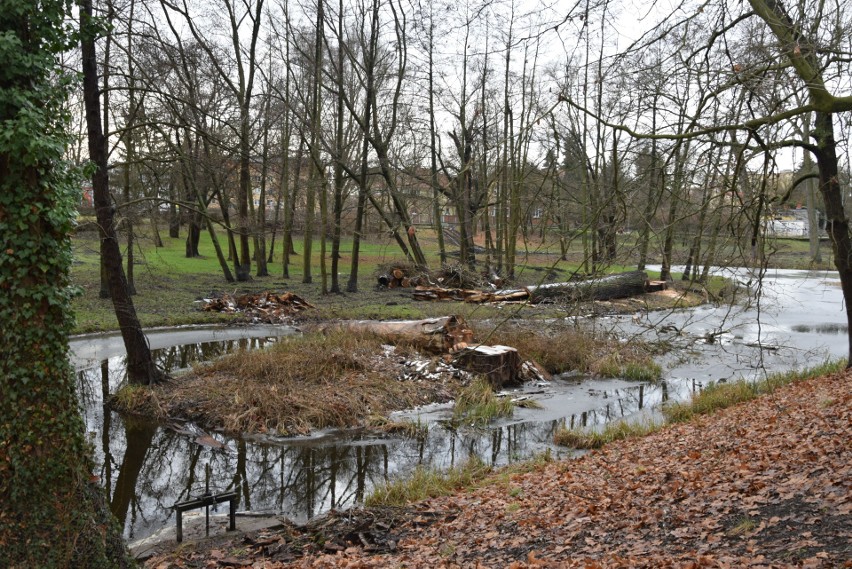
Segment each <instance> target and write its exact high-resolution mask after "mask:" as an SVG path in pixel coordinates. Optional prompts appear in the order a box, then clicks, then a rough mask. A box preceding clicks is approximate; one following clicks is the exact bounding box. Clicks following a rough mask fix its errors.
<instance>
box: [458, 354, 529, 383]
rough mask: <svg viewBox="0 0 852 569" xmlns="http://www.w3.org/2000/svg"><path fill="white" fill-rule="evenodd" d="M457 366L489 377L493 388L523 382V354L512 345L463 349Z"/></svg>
mask: <svg viewBox="0 0 852 569" xmlns="http://www.w3.org/2000/svg"><path fill="white" fill-rule="evenodd" d="M455 364H456V366H457V367H460V368H462V369H465V370H467V371H469V372H471V373H476V374H480V375H484V376H485V377H486V378H488V382H489V383H490V384H491V388H492V389H502V388H503V387H505V386H507V385H517V384H519V383H521V381H522V380H521V377H520V371H521V356H520V354H518V350H516V349H515V348H512V347H510V346H476V347H468V348H465V349H463V350H461V351H460V352H459V353H458V355H457V356H456V360H455Z"/></svg>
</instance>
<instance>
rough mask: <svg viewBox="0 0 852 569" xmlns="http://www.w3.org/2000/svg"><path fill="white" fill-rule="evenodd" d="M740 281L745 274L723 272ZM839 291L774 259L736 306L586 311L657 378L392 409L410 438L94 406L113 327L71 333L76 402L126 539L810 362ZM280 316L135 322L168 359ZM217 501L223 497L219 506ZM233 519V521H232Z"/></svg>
mask: <svg viewBox="0 0 852 569" xmlns="http://www.w3.org/2000/svg"><path fill="white" fill-rule="evenodd" d="M732 274H733V276H734V277H735V278H738V279H740V280H743V281H744V282H746V281H747V280H748V278H749V274H748V273H747V272H744V271H740V272H735V273H732ZM841 300H842V299H841V294H840V289H839V286H838V284H837V279H836V276H834V275H832V274H831V273H813V272H803V271H774V272H773V273H772V274H769V275H766V278H765V279H764V283H763V286H762V287H761V288H760V289H759V290H757V291H756V292H755V293H754V294H752V295H751V297H750V301H751V302H749V303H747V304H746V305H744V306H740V307H733V308H732V307H729V306H712V305H707V306H703V307H699V308H696V309H691V310H685V311H668V312H655V313H651V314H649V315H648V316H647V317H646V316H644V315H634V316H619V317H610V318H599V319H595V320H594V321H589V322H587V323H586V324H587V325H589V326H594V327H599V328H605V329H607V330H609V331H612V332H614V333H617V334H619V335H620V336H621V337H623V338H625V340H626V339H628V338H629V337H630V336H632V335H641V336H642V337H643V338H646V339H650V340H656V339H658V338H659V339H663V340H665V341H667V342H670V343H671V344H672V345H673V346H675V350H673V351H672V352H671V353H670V354H669V355H667V356H665V358H664V359H663V361H662V362H661V363H662V364H663V365H664V368H665V371H664V376H665V377H664V380H663V381H661V382H658V383H655V384H642V383H637V382H630V381H625V380H621V379H600V378H590V377H585V376H579V375H573V376H571V375H568V376H563V377H560V378H555V379H554V381H552V382H547V383H539V384H534V385H532V384H531V385H527V386H525V387H524V388H523V389H522V390H521V391H522V392H523V393H525V394H526V395H527V396H530V397H533V398H535V399H536V400H537V401H538V402H539V403H541V405H542V407H543V408H542V409H520V408H519V409H517V410H516V412H515V415H514V417H512V418H511V419H507V420H502V421H499V422H497V423H494V424H493V425H491V426H489V427H488V428H485V429H483V428H480V429H473V428H452V427H448V426H445V425H446V423H445V422H444V421H443V419H445V418H446V417H447V415H448V414H449V412H450V407H449V406H447V405H443V406H441V405H435V406H427V407H424V408H422V409H415V410H410V411H407V412H405V413H400V414H399V415H400V416H402V417H406V418H409V419H412V420H415V421H420V422H421V423H424V424H426V425H427V426H428V429H427V434H426V435H424V436H422V437H420V438H417V439H401V438H396V437H390V436H388V437H384V436H377V435H375V434H370V433H367V432H364V431H346V432H334V431H323V432H317V433H315V434H313V435H312V436H310V437H299V438H289V439H284V438H279V437H226V436H223V435H220V434H213V433H204V432H201V431H199V430H198V429H196V428H194V427H193V426H191V425H155V424H149V423H145V422H143V421H138V420H127V421H125V420H123V419H122V418H121V417H120V416H119V415H117V414H115V413H111V412H106V413H105V412H104V408H103V398H104V395H105V394H107V393H111V392H114V391H115V389H116V388H117V386H118V385H119V384H120V383H121V382H122V381H124V358H123V346H122V344H121V339H120V336H118V335H111V336H83V337H77V338H74V339H72V342H71V348H72V354H73V355H72V361H73V364H74V366H75V369H76V370H77V374H78V380H79V381H78V384H79V391H80V396H81V402H82V409H83V413H84V417H85V421H86V425H87V429H88V431H89V437H90V440H91V443H92V446H93V448H94V449H95V454H96V462H97V465H98V466H97V471H96V474H97V475H98V476H100V477H101V480H102V482H103V484H104V486H105V487H106V489H107V492H108V495H109V499H110V503H111V507H112V510H113V512H114V513H115V514H116V516H117V517H118V519H119V520H120V521H121V522H122V523H123V525H124V533H125V536H126V537H127V538H128V539H129V540H130V541H133V540H137V539H139V538H143V537H146V536H148V535H151V534H152V533H154V532H157V531H158V530H160V529H161V528H163V527H166V526H170V525H174V514H173V512H172V510H171V506H172V505H173V504H174V503H175V502H178V501H181V500H185V499H188V498H190V497H197V496H199V495H200V494H202V493H203V492H204V489H205V485H206V484H208V481H207V480H206V475H205V472H206V466H207V465H209V467H210V473H211V474H210V480H209V485H210V488H211V491H212V492H214V493H216V492H223V491H231V490H233V491H237V492H238V493H239V510H240V511H241V512H243V511H252V512H266V513H274V514H282V515H284V516H286V517H288V518H290V519H292V520H294V521H305V520H307V519H309V518H311V517H313V516H316V515H319V514H322V513H324V512H326V511H328V510H330V509H332V508H338V509H339V508H345V507H348V506H351V505H353V504H356V503H358V502H360V501H362V500H363V498H364V497H365V496H366V495H368V494H369V493H370V491H371V489H372V488H373V487H374V486H376V485H378V484H382V483H384V482H385V481H386V480H389V479H393V478H395V477H399V476H404V475H406V474H408V473H410V472H412V471H413V470H414V469H415V468H417V467H418V466H426V467H432V468H448V467H450V466H453V465H455V464H459V463H461V462H464V461H466V460H467V459H468V457H470V456H471V455H476V456H478V457H479V458H480V459H481V460H483V461H485V462H487V463H489V464H493V465H503V464H507V463H511V462H514V461H518V460H524V459H527V458H530V457H531V456H533V455H535V454H536V453H540V452H543V451H545V450H547V449H550V450H551V452H553V453H555V454H557V455H569V454H571V451H570V450H568V449H564V448H557V447H554V446H553V444H552V438H553V434H554V433H555V432H556V430H557V429H558V428H559V427H560V426H561V425H563V424H564V425H568V426H591V425H603V424H605V423H607V422H609V421H613V420H618V419H622V418H628V419H632V418H636V417H641V416H644V415H646V414H653V413H654V410H655V408H656V407H658V405H659V404H660V403H661V402H663V401H666V400H669V399H674V400H683V399H687V398H689V396H690V395H691V394H692V393H693V392H695V391H696V390H698V389H701V388H702V387H703V386H704V385H706V384H707V383H708V382H711V381H716V380H720V379H722V380H725V379H728V378H736V377H741V376H744V377H753V376H757V375H760V374H763V373H766V372H767V371H776V370H782V369H789V368H791V367H803V366H806V365H815V364H819V363H822V362H823V361H824V360H825V359H826V358H828V357H835V358H836V357H842V356H845V355H846V349H847V346H848V344H847V339H846V327H845V326H846V323H845V313H844V312H843V309H842V302H841ZM296 332H297V331H296V330H295V329H294V328H291V327H287V326H263V327H250V328H180V329H175V330H159V331H149V332H148V338H149V341H150V343H151V347H152V349H154V351H155V354H156V357H157V359H158V361H159V363H160V364H161V365H162V366H163V367H164V368H166V369H168V370H170V371H176V370H179V369H183V368H186V367H188V366H190V365H191V364H192V363H193V362H195V361H204V360H210V359H212V358H215V357H218V356H220V355H221V354H223V353H226V352H229V351H233V350H236V349H258V348H262V347H263V346H266V345H268V344H269V343H271V342H277V341H286V336H288V335H291V334H294V333H296ZM226 508H227V506H224V507H223V511H224V510H225V509H226ZM238 526H239V522H238Z"/></svg>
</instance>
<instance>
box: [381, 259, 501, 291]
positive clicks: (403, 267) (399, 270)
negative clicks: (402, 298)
mask: <svg viewBox="0 0 852 569" xmlns="http://www.w3.org/2000/svg"><path fill="white" fill-rule="evenodd" d="M376 281H377V284H378V286H379V287H380V288H412V287H441V288H459V289H473V288H489V287H490V288H495V287H498V286H503V281H502V279H500V277H498V276H497V275H480V274H478V273H476V272H475V271H471V270H470V269H468V268H466V267H464V266H463V265H461V264H458V263H456V264H447V265H444V266H443V267H442V268H441V269H439V270H437V271H430V270H428V269H423V268H420V267H417V266H415V265H407V264H393V265H383V266H381V267H379V270H378V273H377V276H376Z"/></svg>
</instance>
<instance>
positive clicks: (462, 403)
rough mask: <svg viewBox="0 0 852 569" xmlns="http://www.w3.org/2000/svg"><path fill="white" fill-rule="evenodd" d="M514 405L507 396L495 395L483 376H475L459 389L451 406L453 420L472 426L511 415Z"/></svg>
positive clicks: (485, 423)
mask: <svg viewBox="0 0 852 569" xmlns="http://www.w3.org/2000/svg"><path fill="white" fill-rule="evenodd" d="M514 410H515V405H514V403H512V400H511V399H509V398H508V397H497V396H496V395H495V394H494V390H492V389H491V384H490V383H489V382H488V380H487V379H485V378H484V377H477V378H476V379H474V380H473V381H472V382H471V383H470V385H467V386H465V387H464V388H462V389H461V391H459V394H458V396H457V397H456V404H455V406H454V407H453V421H455V422H457V423H466V424H469V425H474V426H481V425H487V424H488V423H490V422H491V421H493V420H494V419H499V418H501V417H511V416H512V414H513V413H514Z"/></svg>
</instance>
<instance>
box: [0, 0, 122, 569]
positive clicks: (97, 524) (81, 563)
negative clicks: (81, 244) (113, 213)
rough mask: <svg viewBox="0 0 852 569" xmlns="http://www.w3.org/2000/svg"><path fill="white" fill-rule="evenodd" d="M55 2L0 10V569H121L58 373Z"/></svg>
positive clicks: (75, 188)
mask: <svg viewBox="0 0 852 569" xmlns="http://www.w3.org/2000/svg"><path fill="white" fill-rule="evenodd" d="M69 7H70V6H69V4H67V3H66V2H65V1H64V0H41V1H39V2H33V1H32V0H0V34H2V37H3V41H2V42H0V54H2V55H0V57H1V58H2V61H3V62H4V65H3V68H2V72H0V235H2V243H3V245H2V249H0V322H2V326H0V393H2V397H0V505H2V506H0V567H122V566H125V565H128V564H129V562H128V560H127V557H126V552H125V549H124V545H123V542H122V539H121V533H120V530H119V528H118V527H117V524H116V523H115V521H114V519H113V518H112V516H111V515H110V513H109V510H108V509H107V507H106V501H105V497H104V493H103V490H102V488H101V487H100V485H99V484H98V483H97V480H95V479H93V478H92V475H91V472H92V462H91V458H90V453H89V450H88V448H87V445H86V441H85V438H84V434H83V433H84V424H83V421H82V418H81V416H80V412H79V407H78V404H77V397H76V391H75V378H74V374H73V370H72V369H71V367H70V365H69V363H68V354H67V352H68V333H69V331H70V330H71V327H72V325H73V317H72V315H71V313H70V298H71V294H72V292H71V286H70V278H69V268H70V265H71V246H70V240H69V232H70V231H71V228H72V224H73V220H74V215H75V211H74V208H75V206H76V203H77V202H78V201H79V199H80V189H79V183H78V181H77V178H76V177H75V176H73V175H72V172H71V171H70V170H69V168H68V167H67V165H66V164H65V163H64V162H63V161H62V158H63V154H64V151H65V147H66V143H67V139H66V135H65V128H66V126H67V119H68V116H67V111H66V110H65V108H64V103H65V98H66V95H67V91H68V87H69V85H70V83H69V81H68V80H67V78H64V77H61V76H60V75H59V73H58V69H59V66H58V64H57V61H56V56H57V54H59V53H60V52H62V51H63V50H66V49H68V48H69V47H70V43H69V36H68V34H67V29H66V28H65V27H64V20H65V18H66V16H67V15H68V14H67V13H66V11H67V10H68V9H69Z"/></svg>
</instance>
